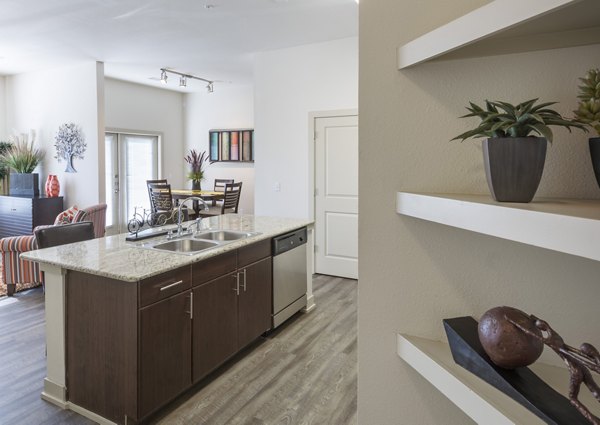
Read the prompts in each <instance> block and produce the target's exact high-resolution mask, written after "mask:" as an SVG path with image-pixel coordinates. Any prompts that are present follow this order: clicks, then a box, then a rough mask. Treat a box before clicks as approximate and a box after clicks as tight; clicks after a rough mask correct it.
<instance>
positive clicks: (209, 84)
mask: <svg viewBox="0 0 600 425" xmlns="http://www.w3.org/2000/svg"><path fill="white" fill-rule="evenodd" d="M167 73H170V74H175V75H179V87H187V80H188V79H192V80H200V81H204V82H205V83H206V90H207V91H208V92H209V93H212V92H213V91H214V86H213V85H214V83H215V82H214V81H211V80H207V79H206V78H202V77H197V76H195V75H192V74H184V73H183V72H179V71H176V70H174V69H171V68H161V69H160V82H161V83H163V84H167Z"/></svg>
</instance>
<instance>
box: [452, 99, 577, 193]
mask: <svg viewBox="0 0 600 425" xmlns="http://www.w3.org/2000/svg"><path fill="white" fill-rule="evenodd" d="M538 100H539V99H531V100H527V101H525V102H521V103H519V104H517V105H512V104H510V103H508V102H503V101H499V100H495V101H489V100H486V101H485V109H484V108H482V107H481V106H479V105H477V104H475V103H473V102H469V105H470V106H469V107H467V110H468V111H469V113H468V114H467V115H463V116H462V117H460V118H468V117H477V118H479V119H480V123H479V125H478V126H477V127H476V128H474V129H472V130H469V131H466V132H464V133H462V134H459V135H458V136H456V137H455V138H453V139H452V140H458V139H460V140H466V139H468V138H471V137H473V138H475V137H486V139H485V140H484V141H483V161H484V168H485V174H486V179H487V183H488V187H489V189H490V192H491V194H492V197H493V198H494V199H495V200H496V201H498V202H530V201H531V200H532V199H533V196H534V195H535V192H536V191H537V188H538V186H539V184H540V181H541V178H542V173H543V171H544V162H545V160H546V147H547V143H548V142H550V143H552V140H553V138H554V137H553V133H552V129H551V128H550V127H551V126H555V127H565V128H566V129H568V130H569V132H570V131H571V128H579V129H582V130H584V131H587V129H586V127H585V125H584V124H583V123H582V122H581V121H579V120H577V119H569V118H565V117H563V116H562V115H560V114H559V113H558V112H556V111H555V110H553V109H550V108H548V107H549V106H551V105H554V104H556V102H543V103H537V101H538Z"/></svg>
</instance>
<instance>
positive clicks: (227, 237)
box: [194, 230, 258, 242]
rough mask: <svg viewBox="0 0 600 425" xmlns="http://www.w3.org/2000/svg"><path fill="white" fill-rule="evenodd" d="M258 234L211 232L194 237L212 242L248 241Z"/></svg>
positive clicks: (232, 231)
mask: <svg viewBox="0 0 600 425" xmlns="http://www.w3.org/2000/svg"><path fill="white" fill-rule="evenodd" d="M257 234H258V233H252V232H238V231H235V230H209V231H207V232H202V233H197V234H195V235H194V239H203V240H210V241H219V242H224V241H237V240H239V239H246V238H249V237H250V236H254V235H257Z"/></svg>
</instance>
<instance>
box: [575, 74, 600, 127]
mask: <svg viewBox="0 0 600 425" xmlns="http://www.w3.org/2000/svg"><path fill="white" fill-rule="evenodd" d="M579 81H581V83H582V84H581V85H580V86H579V95H578V96H577V97H578V98H579V105H578V108H577V110H575V111H573V112H574V113H575V116H576V117H577V118H578V119H579V121H581V122H583V123H585V124H587V125H588V126H590V127H591V128H593V129H594V130H595V131H596V133H598V135H600V69H597V68H596V69H590V70H589V71H588V73H587V74H586V76H585V77H584V78H580V79H579Z"/></svg>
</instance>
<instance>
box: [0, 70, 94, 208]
mask: <svg viewBox="0 0 600 425" xmlns="http://www.w3.org/2000/svg"><path fill="white" fill-rule="evenodd" d="M5 78H6V92H5V93H6V128H7V129H9V130H8V132H9V133H12V131H13V130H15V131H16V132H17V133H27V134H28V133H29V132H30V130H35V132H36V145H37V146H38V147H40V148H42V149H43V150H44V151H45V152H46V156H45V158H44V160H43V161H42V163H41V164H40V165H39V166H38V168H37V169H36V172H37V173H39V174H40V184H41V186H42V190H43V185H44V183H45V181H46V178H47V176H48V174H56V175H58V180H59V182H60V193H61V196H64V198H65V199H64V204H65V206H71V205H78V206H80V207H83V208H85V207H88V206H90V205H93V204H96V203H98V202H99V201H100V199H101V198H100V197H101V195H102V193H103V191H104V190H103V180H102V179H100V178H99V176H100V174H99V170H103V169H104V143H103V142H102V143H99V141H100V140H103V138H104V137H103V133H104V103H103V102H104V96H103V93H104V64H103V63H101V62H95V61H87V62H83V63H78V64H76V65H69V66H64V67H60V68H52V69H44V70H40V71H34V72H29V73H25V74H17V75H11V76H8V77H5ZM68 122H73V123H75V124H77V125H79V126H80V127H81V129H82V131H83V134H84V136H85V142H86V144H87V149H86V151H85V154H84V158H83V159H75V160H74V166H75V169H76V170H77V172H76V173H66V172H65V171H64V170H65V161H64V160H63V161H62V162H60V163H59V162H58V160H56V159H55V158H54V156H55V154H56V149H55V148H54V142H55V140H54V138H55V136H56V133H57V132H58V127H59V126H60V125H61V124H64V123H68Z"/></svg>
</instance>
